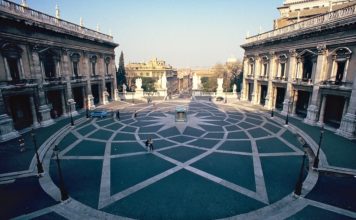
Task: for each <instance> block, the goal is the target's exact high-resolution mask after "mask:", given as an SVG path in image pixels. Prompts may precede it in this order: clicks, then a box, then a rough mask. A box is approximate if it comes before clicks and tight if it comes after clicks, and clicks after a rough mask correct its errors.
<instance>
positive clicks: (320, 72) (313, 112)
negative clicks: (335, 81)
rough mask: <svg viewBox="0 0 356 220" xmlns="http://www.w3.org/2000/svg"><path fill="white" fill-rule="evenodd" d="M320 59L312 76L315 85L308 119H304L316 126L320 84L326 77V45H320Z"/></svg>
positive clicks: (318, 58)
mask: <svg viewBox="0 0 356 220" xmlns="http://www.w3.org/2000/svg"><path fill="white" fill-rule="evenodd" d="M317 49H318V57H317V63H316V68H315V74H314V76H312V81H313V82H314V85H313V93H312V97H311V101H310V105H309V106H308V112H307V117H306V118H305V119H304V122H305V123H306V124H310V125H315V123H316V121H317V120H318V112H319V103H320V101H319V99H320V94H319V84H320V80H321V79H322V77H323V76H324V72H325V62H326V56H327V49H326V46H325V45H318V47H317Z"/></svg>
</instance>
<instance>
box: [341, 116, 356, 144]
mask: <svg viewBox="0 0 356 220" xmlns="http://www.w3.org/2000/svg"><path fill="white" fill-rule="evenodd" d="M355 133H356V115H355V114H350V113H346V115H344V117H343V118H342V120H341V125H340V128H339V129H337V131H336V134H338V135H341V136H343V137H346V138H349V139H355V138H356V134H355Z"/></svg>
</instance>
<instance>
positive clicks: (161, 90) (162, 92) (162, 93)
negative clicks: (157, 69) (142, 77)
mask: <svg viewBox="0 0 356 220" xmlns="http://www.w3.org/2000/svg"><path fill="white" fill-rule="evenodd" d="M157 92H158V93H159V96H167V89H157Z"/></svg>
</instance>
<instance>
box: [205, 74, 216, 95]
mask: <svg viewBox="0 0 356 220" xmlns="http://www.w3.org/2000/svg"><path fill="white" fill-rule="evenodd" d="M201 85H202V87H203V91H204V92H215V90H216V87H217V84H216V77H202V78H201Z"/></svg>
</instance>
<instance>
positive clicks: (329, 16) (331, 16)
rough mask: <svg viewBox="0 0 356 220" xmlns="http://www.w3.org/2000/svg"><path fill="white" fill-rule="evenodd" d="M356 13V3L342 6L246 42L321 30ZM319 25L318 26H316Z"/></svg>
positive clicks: (250, 38)
mask: <svg viewBox="0 0 356 220" xmlns="http://www.w3.org/2000/svg"><path fill="white" fill-rule="evenodd" d="M355 15H356V5H351V6H349V7H345V8H341V9H339V10H335V11H331V12H328V13H325V14H322V15H319V16H314V17H312V18H310V19H306V20H303V21H301V22H297V23H295V24H291V25H288V26H285V27H283V28H279V29H275V30H272V31H268V32H265V33H262V34H258V35H255V36H252V37H247V38H246V44H245V45H247V44H250V43H254V42H258V41H262V40H266V39H272V38H276V37H278V36H282V35H287V34H291V33H293V32H297V31H303V30H310V31H314V30H320V29H321V27H322V26H326V25H328V24H330V23H337V22H339V21H341V20H344V19H347V18H350V17H353V16H355ZM316 27H318V28H316Z"/></svg>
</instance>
